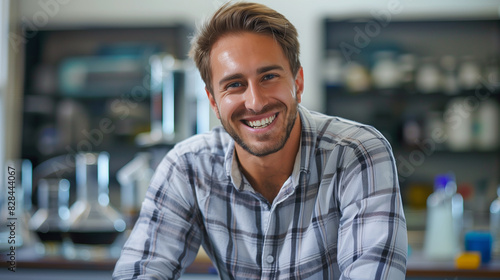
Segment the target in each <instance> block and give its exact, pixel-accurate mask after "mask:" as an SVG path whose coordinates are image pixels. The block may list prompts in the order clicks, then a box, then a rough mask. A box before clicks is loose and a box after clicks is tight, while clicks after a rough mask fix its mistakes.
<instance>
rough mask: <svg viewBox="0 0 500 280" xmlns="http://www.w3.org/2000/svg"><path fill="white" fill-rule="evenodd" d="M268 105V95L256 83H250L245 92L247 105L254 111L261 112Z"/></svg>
mask: <svg viewBox="0 0 500 280" xmlns="http://www.w3.org/2000/svg"><path fill="white" fill-rule="evenodd" d="M266 105H267V97H266V95H265V93H264V91H263V90H262V88H260V87H259V85H258V84H256V83H250V84H249V86H248V88H247V90H246V92H245V107H246V108H247V109H248V110H251V111H253V112H256V113H258V112H260V111H262V109H263V108H264V107H265V106H266Z"/></svg>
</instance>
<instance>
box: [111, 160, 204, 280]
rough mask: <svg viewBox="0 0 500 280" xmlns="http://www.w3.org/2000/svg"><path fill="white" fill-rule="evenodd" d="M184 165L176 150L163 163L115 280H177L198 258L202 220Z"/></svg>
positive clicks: (123, 255) (148, 193) (125, 250)
mask: <svg viewBox="0 0 500 280" xmlns="http://www.w3.org/2000/svg"><path fill="white" fill-rule="evenodd" d="M184 168H185V167H183V166H182V160H180V159H179V158H178V157H177V156H175V154H174V153H169V154H168V155H167V157H166V158H165V159H164V160H163V161H162V162H161V163H160V165H159V167H158V168H157V170H156V172H155V175H154V176H153V179H152V181H151V185H150V187H149V189H148V192H147V194H146V199H145V201H144V202H143V204H142V209H141V213H140V215H139V219H138V220H137V222H136V224H135V226H134V229H133V230H132V233H131V235H130V237H129V239H128V240H127V242H126V243H125V246H124V248H123V250H122V254H121V256H120V259H119V260H118V262H117V264H116V267H115V270H114V273H113V279H115V280H117V279H177V278H179V277H180V275H181V274H182V272H183V271H184V269H185V267H186V266H188V265H189V264H191V263H192V262H193V260H194V259H195V257H196V253H197V252H198V249H199V246H200V243H201V233H200V223H199V221H198V220H197V219H198V214H197V213H198V211H197V209H196V207H195V205H196V203H195V198H194V194H193V190H192V188H191V186H190V184H189V180H187V179H186V176H185V172H183V169H184Z"/></svg>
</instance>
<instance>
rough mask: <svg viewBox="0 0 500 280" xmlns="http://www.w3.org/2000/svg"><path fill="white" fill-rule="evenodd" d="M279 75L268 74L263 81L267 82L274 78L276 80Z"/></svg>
mask: <svg viewBox="0 0 500 280" xmlns="http://www.w3.org/2000/svg"><path fill="white" fill-rule="evenodd" d="M276 76H277V75H276V74H267V75H265V76H264V77H263V78H262V80H264V81H266V80H271V79H273V78H275V77H276Z"/></svg>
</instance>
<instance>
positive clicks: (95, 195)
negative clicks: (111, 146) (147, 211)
mask: <svg viewBox="0 0 500 280" xmlns="http://www.w3.org/2000/svg"><path fill="white" fill-rule="evenodd" d="M76 184H77V200H76V201H75V203H74V204H73V205H72V206H71V208H70V218H69V224H70V226H69V230H68V236H69V237H70V239H71V241H72V242H73V244H75V245H95V246H99V245H110V244H112V243H113V242H114V241H115V239H116V238H117V236H118V235H119V234H120V233H121V232H123V231H124V230H125V227H126V224H125V221H124V219H123V218H122V215H121V214H120V213H119V212H118V211H116V210H115V209H114V208H113V207H111V205H110V204H109V154H108V153H106V152H101V153H80V154H78V155H76ZM100 247H103V246H100ZM75 248H76V247H75ZM93 256H94V255H93ZM76 257H77V258H78V256H76Z"/></svg>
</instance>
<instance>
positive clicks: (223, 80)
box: [219, 74, 243, 86]
mask: <svg viewBox="0 0 500 280" xmlns="http://www.w3.org/2000/svg"><path fill="white" fill-rule="evenodd" d="M241 78H243V74H233V75H229V76H226V77H224V78H222V79H221V80H220V81H219V86H222V84H224V83H225V82H227V81H231V80H236V79H241Z"/></svg>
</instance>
